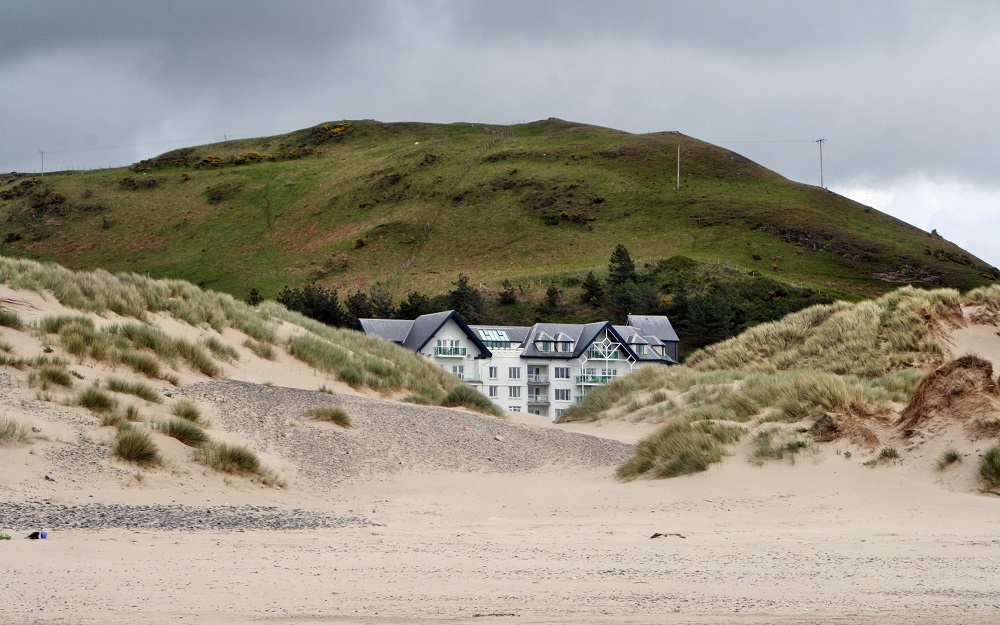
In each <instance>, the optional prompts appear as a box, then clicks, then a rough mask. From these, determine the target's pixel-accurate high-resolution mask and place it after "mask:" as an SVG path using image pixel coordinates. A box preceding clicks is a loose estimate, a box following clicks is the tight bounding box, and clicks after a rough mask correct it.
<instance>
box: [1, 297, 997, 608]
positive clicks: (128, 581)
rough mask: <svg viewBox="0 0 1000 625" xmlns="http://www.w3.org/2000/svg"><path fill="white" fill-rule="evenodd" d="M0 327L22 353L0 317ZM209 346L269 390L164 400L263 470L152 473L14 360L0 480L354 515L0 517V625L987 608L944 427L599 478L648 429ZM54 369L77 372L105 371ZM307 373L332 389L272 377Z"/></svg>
mask: <svg viewBox="0 0 1000 625" xmlns="http://www.w3.org/2000/svg"><path fill="white" fill-rule="evenodd" d="M0 300H2V301H3V302H4V304H5V305H6V306H7V307H14V306H20V307H21V308H20V309H19V312H22V315H23V316H25V317H26V318H31V316H32V315H41V314H51V313H53V312H58V307H57V306H56V305H54V304H53V303H52V302H51V301H50V300H47V299H45V298H39V297H38V296H33V295H27V294H23V293H18V292H10V291H5V292H0ZM12 301H14V302H15V304H13V305H12V304H11V302H12ZM159 323H160V324H161V326H164V327H172V326H171V324H175V323H176V322H173V321H172V320H167V319H161V320H159ZM172 329H173V330H175V331H177V332H183V333H186V335H187V336H190V337H191V338H196V336H197V334H198V332H200V331H196V330H194V329H191V328H189V327H186V326H183V324H176V327H172ZM286 331H291V329H286ZM0 338H2V339H3V340H6V341H8V342H11V343H14V344H15V349H17V350H25V351H27V350H32V349H40V347H41V345H40V344H39V343H38V342H37V339H35V338H34V337H32V336H30V335H28V334H24V333H14V332H12V331H10V330H9V329H0ZM224 338H225V339H226V340H227V341H229V342H230V344H232V345H233V346H234V347H236V348H237V349H238V350H240V354H241V357H240V360H239V361H238V362H236V363H232V364H230V365H228V366H227V367H226V370H227V371H226V376H227V377H228V378H231V379H234V380H243V381H250V382H256V383H258V384H259V383H263V382H271V383H273V384H274V385H275V386H274V387H267V386H257V387H252V385H240V384H237V383H231V382H224V381H217V382H207V381H206V380H205V379H204V378H202V377H199V376H197V375H195V374H193V373H191V372H189V371H185V372H182V374H183V376H184V380H183V381H184V383H185V384H188V386H185V387H184V388H182V389H180V391H179V392H180V393H181V394H183V395H185V396H187V397H190V398H193V399H195V400H196V401H198V403H199V405H200V406H202V407H203V408H204V409H205V410H206V412H207V414H208V415H209V417H210V418H211V419H212V430H211V431H212V434H213V436H218V437H225V438H227V440H230V439H231V440H233V441H235V442H243V443H247V444H250V445H251V446H253V447H254V448H255V449H258V450H259V451H260V452H261V453H262V455H263V457H264V458H265V460H266V461H267V462H268V463H269V464H270V465H271V466H272V467H273V468H275V469H276V470H279V471H280V472H281V473H282V474H283V475H284V476H285V477H286V478H287V479H288V481H289V486H288V488H286V489H276V488H270V487H266V486H262V485H260V484H257V483H255V482H253V481H250V480H246V479H243V478H232V477H225V476H220V475H218V474H214V473H211V472H210V471H207V470H205V469H202V468H199V467H198V465H193V464H191V463H190V462H188V461H187V460H186V455H187V454H188V453H189V452H188V450H186V449H185V448H183V446H180V445H179V444H177V445H175V446H173V447H171V448H170V449H169V450H168V451H169V454H170V458H171V459H172V460H171V462H170V464H169V466H168V467H167V468H166V469H160V470H154V471H136V470H135V469H134V468H133V467H130V466H128V465H124V464H122V463H120V462H117V461H115V460H114V459H112V458H110V457H109V455H108V453H107V449H106V447H103V446H101V445H95V444H93V443H94V442H98V443H100V442H101V441H102V440H104V439H107V438H109V437H110V429H109V428H103V429H102V428H100V427H99V426H95V423H94V418H93V417H92V416H90V415H88V414H86V413H85V412H83V411H82V410H81V409H79V408H76V407H72V406H64V405H60V404H59V403H53V402H40V401H38V400H37V399H35V397H34V391H33V390H31V389H28V388H27V386H26V383H25V381H24V379H23V375H22V374H21V373H19V372H16V371H6V372H5V373H6V374H7V376H8V377H7V378H6V380H7V383H6V384H3V383H2V382H3V381H2V380H0V401H2V403H3V406H4V411H5V412H7V413H8V414H11V415H16V416H19V417H20V418H23V419H25V420H27V421H29V422H30V423H31V424H33V425H35V426H36V427H38V428H39V429H41V430H42V435H44V436H45V437H46V438H47V440H36V441H35V442H34V443H33V444H32V445H30V446H26V447H16V448H0V463H2V464H0V466H2V467H3V471H2V475H0V497H2V499H3V500H4V501H8V502H26V501H37V502H42V501H44V500H51V501H52V502H55V503H69V504H82V503H91V502H101V503H106V504H112V503H114V504H133V505H138V504H172V503H177V504H187V505H189V506H195V507H197V506H202V507H206V509H207V508H208V507H211V506H219V505H250V506H270V505H275V506H279V507H280V508H283V509H288V510H292V509H298V510H299V512H297V513H296V514H312V513H317V514H325V515H330V516H333V517H344V518H348V517H350V518H356V517H357V518H360V519H362V520H364V521H366V522H370V524H368V525H366V524H348V525H346V526H344V527H341V528H338V529H316V530H290V531H268V530H259V529H253V528H252V527H247V528H245V529H244V531H239V530H226V531H212V530H187V531H185V530H166V531H153V530H129V529H114V528H111V529H76V530H69V529H67V530H58V531H53V532H52V535H51V536H50V538H49V539H47V540H45V541H28V540H21V539H20V536H21V535H23V534H24V533H26V532H27V531H28V530H30V529H32V528H30V527H12V526H4V520H3V519H0V531H4V530H6V531H12V530H13V531H16V532H17V536H16V539H15V540H12V541H0V579H2V580H3V586H2V589H3V590H2V592H0V622H3V623H16V624H27V623H46V624H47V623H112V624H119V623H135V622H144V623H204V624H208V623H222V622H225V623H298V624H306V623H442V622H445V623H525V624H527V623H530V624H542V623H579V622H586V623H609V624H610V623H904V622H905V623H987V622H990V623H992V622H994V621H995V615H996V614H998V613H1000V591H997V588H996V579H997V575H998V573H1000V539H998V538H997V535H998V530H1000V515H998V514H997V511H998V506H1000V503H998V501H997V500H996V499H995V498H993V497H989V496H983V495H981V494H978V493H977V492H976V491H975V490H974V481H973V480H972V478H971V477H970V474H971V472H972V469H973V465H974V464H975V453H976V450H977V449H981V448H984V447H985V446H986V445H987V444H988V443H989V441H980V442H978V443H963V445H965V447H963V449H964V450H965V451H966V452H967V453H968V454H969V457H968V459H967V461H965V462H963V463H959V465H956V466H955V467H953V468H950V469H949V470H948V471H946V472H944V473H941V472H938V471H936V470H935V469H934V466H933V464H934V461H935V460H936V458H937V456H938V455H939V453H940V450H939V448H941V449H943V446H945V445H952V444H955V441H958V440H960V439H961V434H960V433H959V432H954V433H949V432H944V433H942V435H941V437H940V440H935V441H930V442H926V443H923V444H922V445H920V446H919V448H917V449H915V450H913V452H912V453H910V454H908V455H907V456H905V458H904V461H903V462H902V463H898V464H895V465H890V466H886V467H882V468H878V469H869V468H865V467H862V466H861V465H860V463H859V462H858V457H859V456H858V455H857V454H858V453H860V450H855V455H854V457H853V458H851V459H848V458H845V456H844V454H843V453H842V452H843V451H847V450H850V447H849V446H847V445H837V444H831V445H828V446H824V447H823V448H822V449H819V448H817V450H816V451H809V452H807V453H805V454H803V455H800V456H799V458H798V460H797V464H796V465H795V466H789V465H780V464H773V465H769V466H765V467H762V468H756V467H753V466H751V465H750V464H748V463H746V462H743V458H742V456H743V455H744V453H745V452H744V450H742V449H738V450H736V452H735V454H734V455H735V457H734V458H732V459H731V460H730V461H728V462H727V463H725V464H723V465H722V466H717V467H714V468H713V469H712V470H710V471H708V472H706V473H703V474H699V475H694V476H688V477H684V478H678V479H673V480H669V481H656V482H652V481H638V482H634V483H629V484H620V483H617V482H615V481H614V480H613V479H612V478H611V473H612V471H613V468H614V465H615V463H616V462H617V461H618V459H619V458H620V456H621V454H622V453H624V452H627V448H625V447H624V446H621V444H620V443H618V442H616V441H625V442H634V441H635V440H637V439H638V438H641V436H643V435H644V434H645V433H646V431H647V429H648V427H649V426H642V425H639V426H636V425H631V424H623V423H605V424H602V425H586V424H578V425H575V426H573V428H572V429H573V430H574V431H567V430H568V429H569V428H565V427H554V426H552V425H551V424H548V423H544V422H542V423H538V422H534V421H532V419H531V417H530V416H527V415H521V416H519V417H517V419H516V420H511V422H509V423H500V422H497V421H493V420H491V419H488V418H485V417H480V416H477V415H472V414H470V413H466V412H463V411H454V410H443V409H430V408H419V407H403V406H400V405H399V404H395V403H393V402H384V401H382V400H379V399H377V398H373V397H370V396H365V395H363V394H361V395H358V394H351V393H349V391H348V390H347V389H345V388H343V387H342V386H337V387H334V383H333V382H332V381H331V380H329V379H327V378H326V377H324V376H322V375H318V374H316V373H315V372H313V371H312V370H309V369H308V367H305V366H304V365H301V364H299V363H297V362H296V361H294V360H291V359H287V357H285V356H280V357H279V359H278V360H277V361H276V362H268V361H263V360H261V359H259V358H256V357H255V356H253V355H252V354H251V353H250V352H249V351H247V350H246V349H245V348H242V347H241V342H242V338H243V337H242V336H241V335H238V333H233V334H232V335H231V336H230V335H229V333H228V331H227V335H226V336H225V337H224ZM951 349H952V350H953V351H954V352H955V354H956V355H958V354H960V353H966V352H969V351H972V352H977V353H979V354H981V355H983V356H984V357H986V358H988V359H991V360H993V361H994V362H995V363H996V362H1000V337H998V336H997V335H996V328H992V327H987V326H971V327H968V328H964V329H961V330H958V331H957V332H956V333H955V334H954V335H953V336H952V338H951ZM74 369H76V370H79V371H80V372H81V373H82V374H83V375H85V376H86V377H87V378H88V380H89V379H92V378H93V377H100V376H103V375H107V372H106V371H103V370H101V369H100V368H99V367H90V366H89V365H88V366H82V365H81V366H74ZM320 386H326V387H327V388H336V390H337V394H336V395H333V396H330V395H326V394H322V393H301V392H300V391H293V390H287V389H283V388H279V387H289V388H293V389H294V388H298V389H305V390H306V391H316V389H318V388H319V387H320ZM310 401H337V402H339V403H341V404H342V405H347V406H350V409H351V411H352V414H355V415H356V416H357V422H358V427H357V428H356V429H355V430H353V431H347V432H344V431H336V430H331V429H329V428H326V429H323V428H322V427H321V426H319V425H317V424H311V423H305V422H303V421H302V420H301V419H299V418H297V417H296V415H297V414H298V413H299V412H300V411H301V406H302V405H304V404H303V402H305V403H308V402H310ZM144 409H146V410H150V411H155V410H157V408H156V407H144ZM392 424H396V425H392ZM463 427H464V428H465V429H462V428H463ZM105 430H106V431H105ZM393 430H395V435H393ZM376 433H377V434H378V436H377V437H374V435H375V434H376ZM586 434H592V435H594V436H596V437H599V438H594V437H592V436H586ZM391 435H392V440H388V439H389V437H390V436H391ZM497 436H499V437H500V438H501V439H503V440H498V439H497V438H496V437H497ZM949 436H952V437H953V438H954V439H955V441H951V440H947V439H948V437H949ZM102 437H103V438H102ZM373 437H374V438H373ZM601 439H603V440H601ZM610 439H614V440H610ZM379 440H384V441H385V443H386V444H385V446H379V445H377V444H375V443H377V442H379ZM373 441H374V442H373ZM538 441H545V444H544V445H541V446H539V445H538ZM158 442H160V441H159V439H158ZM163 445H164V446H165V447H166V446H167V442H164V443H163ZM348 452H350V453H348ZM348 457H350V460H348V459H347V458H348ZM421 458H423V459H424V460H427V459H429V458H434V459H435V460H434V462H431V461H429V460H427V463H426V464H421ZM324 471H325V472H324ZM44 475H50V476H52V477H54V478H55V480H56V481H48V480H45V479H44ZM39 505H42V504H39ZM654 532H662V533H668V534H674V533H678V534H681V535H683V538H681V537H678V536H665V537H661V538H656V539H650V536H651V535H652V534H653V533H654Z"/></svg>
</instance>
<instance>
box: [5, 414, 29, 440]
mask: <svg viewBox="0 0 1000 625" xmlns="http://www.w3.org/2000/svg"><path fill="white" fill-rule="evenodd" d="M29 436H30V435H29V434H28V428H26V427H25V426H24V424H22V423H21V422H20V421H18V420H17V419H13V418H11V417H8V416H3V417H0V444H4V445H10V444H20V443H26V442H28V438H29Z"/></svg>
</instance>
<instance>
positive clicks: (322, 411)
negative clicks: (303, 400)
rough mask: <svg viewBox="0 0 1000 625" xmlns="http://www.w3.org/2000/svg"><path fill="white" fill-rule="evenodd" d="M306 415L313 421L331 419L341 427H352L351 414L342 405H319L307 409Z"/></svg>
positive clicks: (330, 420)
mask: <svg viewBox="0 0 1000 625" xmlns="http://www.w3.org/2000/svg"><path fill="white" fill-rule="evenodd" d="M306 417H308V418H310V419H312V420H313V421H329V422H331V423H336V424H337V425H339V426H340V427H344V428H349V427H351V415H349V414H347V411H346V410H344V409H343V408H341V407H340V406H317V407H316V408H310V409H309V410H307V411H306Z"/></svg>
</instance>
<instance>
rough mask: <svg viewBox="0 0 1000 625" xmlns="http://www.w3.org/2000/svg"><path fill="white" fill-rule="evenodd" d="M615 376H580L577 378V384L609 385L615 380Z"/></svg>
mask: <svg viewBox="0 0 1000 625" xmlns="http://www.w3.org/2000/svg"><path fill="white" fill-rule="evenodd" d="M614 379H615V376H613V375H578V376H576V383H577V384H607V383H608V382H610V381H611V380H614Z"/></svg>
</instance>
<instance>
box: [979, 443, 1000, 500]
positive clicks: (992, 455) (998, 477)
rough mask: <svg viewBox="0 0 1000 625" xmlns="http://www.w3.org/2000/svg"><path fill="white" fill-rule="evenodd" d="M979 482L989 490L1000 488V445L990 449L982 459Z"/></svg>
mask: <svg viewBox="0 0 1000 625" xmlns="http://www.w3.org/2000/svg"><path fill="white" fill-rule="evenodd" d="M979 481H980V482H982V484H983V486H985V487H986V489H987V490H989V489H992V488H996V487H997V486H1000V445H994V446H993V447H990V448H989V449H988V450H986V453H985V454H983V457H982V459H980V461H979Z"/></svg>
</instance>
